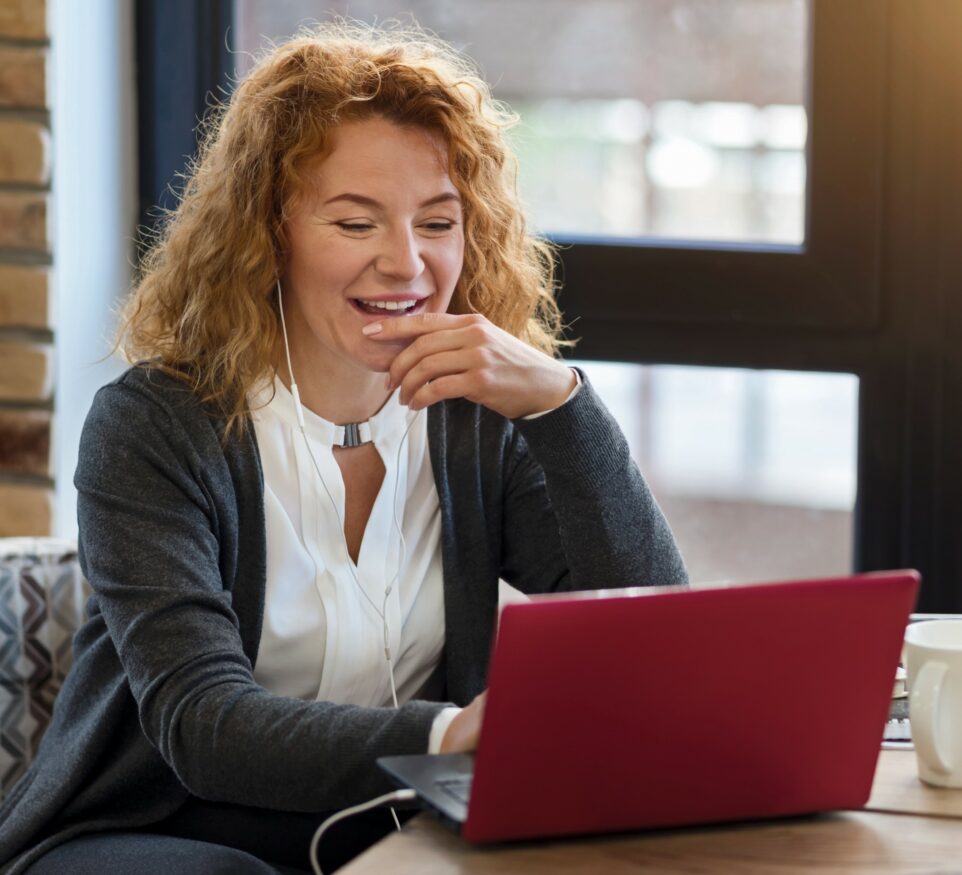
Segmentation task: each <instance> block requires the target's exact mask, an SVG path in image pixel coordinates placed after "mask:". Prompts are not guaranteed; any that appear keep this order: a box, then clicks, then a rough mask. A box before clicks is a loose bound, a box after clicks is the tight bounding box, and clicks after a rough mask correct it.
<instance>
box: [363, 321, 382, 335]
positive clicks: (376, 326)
mask: <svg viewBox="0 0 962 875" xmlns="http://www.w3.org/2000/svg"><path fill="white" fill-rule="evenodd" d="M383 330H384V326H383V325H382V324H381V323H380V322H372V323H371V324H370V325H365V326H364V327H363V328H362V329H361V334H366V335H368V337H370V336H371V335H372V334H380V333H381V332H382V331H383Z"/></svg>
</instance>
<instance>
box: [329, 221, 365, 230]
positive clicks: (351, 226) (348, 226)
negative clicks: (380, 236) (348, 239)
mask: <svg viewBox="0 0 962 875" xmlns="http://www.w3.org/2000/svg"><path fill="white" fill-rule="evenodd" d="M337 227H338V228H340V229H341V230H342V231H370V230H371V229H372V228H373V227H374V226H373V225H363V224H360V223H358V222H338V223H337Z"/></svg>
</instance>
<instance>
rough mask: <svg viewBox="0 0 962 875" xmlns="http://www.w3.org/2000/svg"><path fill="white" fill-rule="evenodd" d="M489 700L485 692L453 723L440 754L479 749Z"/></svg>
mask: <svg viewBox="0 0 962 875" xmlns="http://www.w3.org/2000/svg"><path fill="white" fill-rule="evenodd" d="M487 698H488V691H487V690H485V691H484V692H483V693H481V695H480V696H477V697H476V698H475V699H474V701H473V702H471V704H470V705H468V707H467V708H465V709H464V710H462V711H461V713H460V714H458V716H457V717H455V718H454V719H453V720H452V721H451V725H450V726H449V727H448V731H447V732H445V733H444V738H442V739H441V749H440V751H439V753H469V752H470V751H473V750H475V749H476V748H477V746H478V739H479V738H480V737H481V721H482V720H483V719H484V703H485V702H486V701H487Z"/></svg>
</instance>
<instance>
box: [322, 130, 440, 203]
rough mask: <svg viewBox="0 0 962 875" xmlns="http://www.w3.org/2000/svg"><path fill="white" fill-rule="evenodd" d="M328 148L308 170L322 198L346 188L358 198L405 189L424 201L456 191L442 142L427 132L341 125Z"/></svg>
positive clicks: (434, 134)
mask: <svg viewBox="0 0 962 875" xmlns="http://www.w3.org/2000/svg"><path fill="white" fill-rule="evenodd" d="M330 145H331V148H330V151H329V152H328V154H327V155H326V156H325V157H324V158H323V159H322V160H321V161H319V162H318V163H317V165H316V166H315V167H314V168H312V171H313V172H312V175H313V176H314V179H313V182H314V183H315V185H316V188H317V192H318V194H319V195H320V196H321V197H324V198H327V197H333V196H335V195H336V194H338V193H339V191H340V190H341V189H343V188H344V186H345V185H350V186H351V188H350V191H352V192H355V193H359V194H364V193H366V192H368V191H369V190H387V191H408V192H411V193H413V194H415V195H417V196H420V195H425V196H426V197H433V196H435V195H438V194H441V193H443V192H452V193H457V190H456V189H455V187H454V184H453V183H452V181H451V179H450V177H449V175H448V170H447V163H448V162H447V150H446V147H445V143H444V141H443V140H442V139H441V137H440V136H439V135H438V134H436V133H434V132H432V131H429V130H427V129H426V128H421V127H414V126H401V125H397V124H394V123H393V122H389V121H386V120H384V119H380V118H375V119H366V120H363V121H351V122H345V123H342V124H340V125H338V126H337V127H336V128H335V129H334V131H333V134H332V137H331V143H330ZM427 189H430V191H429V192H428V193H427V194H425V192H426V190H427Z"/></svg>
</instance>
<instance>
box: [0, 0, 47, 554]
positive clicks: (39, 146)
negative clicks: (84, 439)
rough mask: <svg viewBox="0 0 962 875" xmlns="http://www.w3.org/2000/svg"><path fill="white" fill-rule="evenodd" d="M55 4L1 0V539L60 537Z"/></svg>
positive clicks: (24, 0)
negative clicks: (54, 276)
mask: <svg viewBox="0 0 962 875" xmlns="http://www.w3.org/2000/svg"><path fill="white" fill-rule="evenodd" d="M49 53H50V48H49V32H48V0H0V537H2V536H7V535H45V534H49V533H50V529H51V523H52V509H53V471H52V469H51V419H52V415H51V414H52V405H51V398H52V391H53V386H52V382H53V379H52V378H53V313H52V307H51V298H52V284H51V264H52V257H51V256H52V253H51V240H50V216H49V212H50V211H49V198H50V152H51V150H50V112H49V108H48V107H49V100H48V84H47V78H48V75H49V72H48V60H49Z"/></svg>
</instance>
